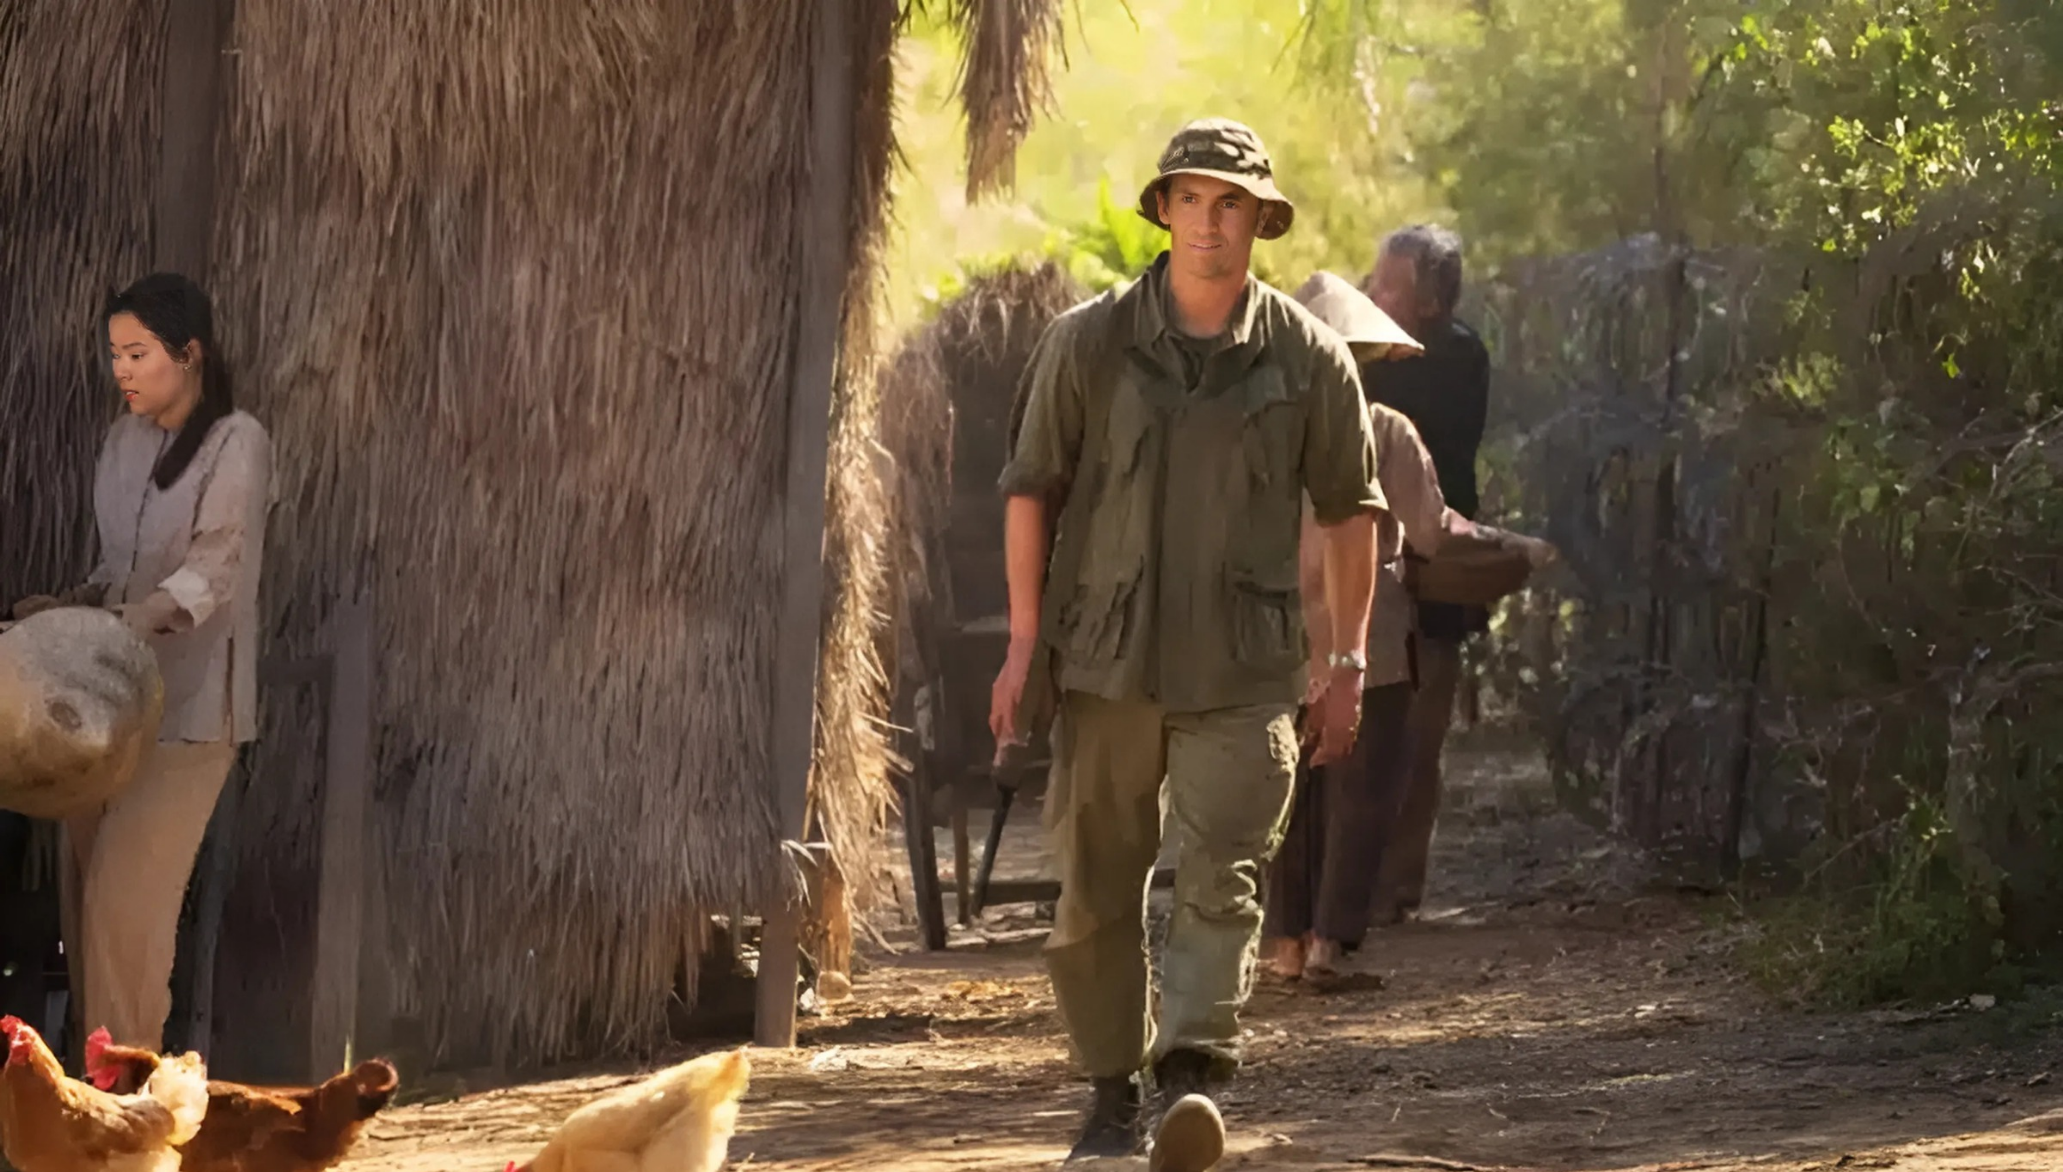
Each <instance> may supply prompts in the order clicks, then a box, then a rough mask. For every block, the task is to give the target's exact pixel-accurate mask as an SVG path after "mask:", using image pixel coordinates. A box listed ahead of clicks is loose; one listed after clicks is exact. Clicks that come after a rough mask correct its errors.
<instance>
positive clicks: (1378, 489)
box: [1304, 337, 1388, 525]
mask: <svg viewBox="0 0 2063 1172" xmlns="http://www.w3.org/2000/svg"><path fill="white" fill-rule="evenodd" d="M1310 394H1311V398H1310V411H1309V413H1308V416H1307V418H1308V421H1309V422H1308V423H1307V424H1306V426H1305V429H1304V491H1305V492H1308V493H1309V494H1310V495H1311V507H1312V511H1313V512H1314V513H1315V514H1316V515H1317V517H1318V523H1319V524H1320V525H1337V524H1339V523H1340V522H1342V521H1345V520H1346V519H1348V518H1349V517H1352V516H1354V515H1355V514H1357V513H1372V512H1378V511H1380V510H1382V509H1385V508H1387V507H1388V503H1387V502H1386V501H1385V500H1384V499H1383V491H1382V484H1381V482H1380V480H1379V479H1378V477H1377V475H1376V472H1377V463H1376V450H1375V433H1374V431H1373V429H1372V428H1371V427H1370V426H1369V422H1368V407H1367V404H1366V402H1365V401H1364V400H1363V399H1362V397H1361V376H1360V375H1359V374H1358V373H1356V372H1355V370H1354V360H1353V358H1352V356H1351V355H1350V354H1349V353H1348V352H1347V345H1346V343H1345V342H1341V341H1339V340H1338V339H1337V338H1333V337H1328V338H1321V339H1316V340H1315V345H1314V350H1313V353H1312V362H1311V391H1310Z"/></svg>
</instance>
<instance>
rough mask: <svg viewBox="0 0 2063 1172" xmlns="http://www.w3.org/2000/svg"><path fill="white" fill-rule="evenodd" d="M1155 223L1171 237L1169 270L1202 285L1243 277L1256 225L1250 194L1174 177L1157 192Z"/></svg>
mask: <svg viewBox="0 0 2063 1172" xmlns="http://www.w3.org/2000/svg"><path fill="white" fill-rule="evenodd" d="M1160 218H1161V219H1162V220H1164V221H1166V223H1167V225H1168V235H1169V236H1170V237H1172V240H1171V241H1170V243H1169V246H1168V254H1169V260H1168V263H1169V264H1171V265H1173V266H1175V267H1176V268H1178V269H1179V270H1181V271H1182V272H1185V273H1187V274H1189V275H1190V276H1193V277H1201V278H1203V279H1205V280H1226V279H1229V278H1231V277H1235V276H1237V277H1242V278H1243V277H1245V276H1246V271H1247V264H1248V262H1249V261H1250V260H1251V259H1252V258H1253V252H1254V233H1255V232H1256V230H1258V229H1259V227H1260V224H1261V201H1260V199H1259V198H1257V197H1256V196H1255V195H1254V194H1253V193H1251V192H1249V191H1246V190H1245V189H1243V188H1240V187H1237V186H1235V185H1233V184H1230V183H1227V182H1225V181H1224V180H1222V179H1212V178H1210V177H1209V176H1206V175H1177V176H1175V177H1174V178H1173V179H1170V180H1169V181H1168V182H1167V184H1166V185H1165V186H1163V187H1162V188H1161V191H1160Z"/></svg>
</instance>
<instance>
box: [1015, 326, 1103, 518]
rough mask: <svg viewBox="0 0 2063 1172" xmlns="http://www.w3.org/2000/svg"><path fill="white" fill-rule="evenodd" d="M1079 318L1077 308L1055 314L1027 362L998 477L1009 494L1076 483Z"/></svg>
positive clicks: (1041, 492)
mask: <svg viewBox="0 0 2063 1172" xmlns="http://www.w3.org/2000/svg"><path fill="white" fill-rule="evenodd" d="M1078 322H1079V315H1077V314H1074V313H1067V314H1062V315H1061V316H1060V317H1058V318H1056V319H1054V321H1053V323H1052V324H1051V325H1049V326H1047V327H1046V331H1045V333H1043V334H1041V335H1040V336H1039V342H1038V345H1037V346H1036V347H1034V348H1033V350H1032V356H1031V361H1030V362H1029V363H1028V364H1027V365H1026V366H1025V371H1024V378H1023V380H1022V381H1020V382H1019V383H1018V387H1017V398H1016V401H1015V402H1014V403H1013V404H1012V406H1011V411H1010V458H1009V462H1008V463H1007V464H1005V465H1004V467H1003V474H1002V476H1001V477H1000V478H999V479H998V481H997V488H998V489H1000V490H1001V491H1002V493H1003V495H1004V496H1050V495H1054V494H1057V493H1061V492H1064V491H1065V490H1066V489H1067V486H1068V485H1070V484H1072V483H1073V482H1074V474H1075V468H1076V466H1077V465H1078V464H1079V463H1080V461H1081V454H1082V414H1083V413H1082V383H1081V378H1080V377H1079V370H1078V367H1077V364H1076V355H1075V347H1076V344H1077V338H1078V337H1079V330H1078V329H1077V328H1076V327H1077V324H1078Z"/></svg>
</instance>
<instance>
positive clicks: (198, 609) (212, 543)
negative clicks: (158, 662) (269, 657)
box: [158, 427, 272, 627]
mask: <svg viewBox="0 0 2063 1172" xmlns="http://www.w3.org/2000/svg"><path fill="white" fill-rule="evenodd" d="M271 481H272V445H271V442H270V441H269V440H268V439H267V438H266V435H265V432H264V430H263V429H261V428H256V427H250V428H239V429H238V430H237V431H236V432H234V433H233V434H231V435H230V436H228V437H227V438H225V439H224V440H223V444H222V452H221V454H220V455H219V456H217V457H216V461H215V466H214V469H213V470H212V473H211V475H210V476H209V478H208V485H207V487H206V488H205V489H203V490H202V491H201V498H200V506H199V508H198V509H197V510H196V513H195V517H194V528H193V541H192V544H191V545H189V546H188V547H187V552H186V559H185V561H183V562H182V563H180V566H179V568H178V569H177V570H175V571H173V572H172V574H171V575H170V576H169V577H167V578H166V579H165V580H164V581H163V582H161V583H159V584H158V588H159V589H160V590H162V591H164V592H165V593H166V594H168V595H170V596H171V598H172V600H173V601H174V602H176V603H178V604H179V609H180V611H181V612H182V613H183V615H184V617H185V619H186V622H185V623H182V624H180V625H181V626H186V625H188V624H191V625H192V626H196V627H197V626H200V625H201V624H202V623H205V622H207V621H208V618H209V616H211V615H213V614H214V613H215V612H216V611H218V610H221V609H223V608H224V607H226V606H228V605H229V603H230V602H231V600H232V599H234V598H235V597H236V592H237V589H238V584H239V583H240V582H241V581H242V580H243V568H244V559H245V558H246V557H250V556H254V551H252V550H251V549H250V538H251V535H252V534H254V533H258V532H261V531H262V526H263V523H264V519H265V507H266V503H267V502H268V501H269V500H270V499H271Z"/></svg>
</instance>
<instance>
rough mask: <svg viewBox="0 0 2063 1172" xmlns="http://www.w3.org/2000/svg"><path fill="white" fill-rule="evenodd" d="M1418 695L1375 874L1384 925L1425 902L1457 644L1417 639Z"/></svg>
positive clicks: (1457, 682)
mask: <svg viewBox="0 0 2063 1172" xmlns="http://www.w3.org/2000/svg"><path fill="white" fill-rule="evenodd" d="M1417 663H1418V694H1417V695H1415V696H1413V697H1412V700H1411V718H1410V731H1409V733H1408V734H1407V738H1406V739H1408V740H1409V741H1410V743H1411V751H1410V762H1409V765H1408V767H1407V768H1406V770H1405V777H1404V779H1403V781H1402V782H1401V784H1400V788H1401V790H1402V796H1401V797H1400V798H1399V799H1398V802H1397V808H1396V815H1395V818H1394V820H1393V821H1392V822H1391V824H1390V831H1389V836H1388V839H1387V842H1386V843H1385V846H1384V849H1383V852H1382V866H1381V868H1380V870H1379V871H1378V872H1377V875H1376V886H1375V909H1374V914H1375V919H1376V922H1378V923H1390V922H1393V921H1395V920H1396V918H1397V917H1398V916H1399V915H1401V914H1402V913H1405V912H1410V911H1416V910H1417V909H1418V905H1419V903H1420V902H1421V901H1422V900H1423V899H1424V898H1425V881H1426V868H1427V865H1428V863H1429V862H1430V861H1431V859H1432V850H1433V827H1434V825H1435V823H1436V822H1437V821H1438V820H1439V816H1440V799H1441V791H1442V789H1443V786H1442V783H1441V760H1440V758H1441V755H1442V753H1443V752H1444V751H1445V749H1446V745H1447V730H1448V727H1449V726H1450V725H1451V724H1453V722H1454V697H1455V694H1456V693H1457V692H1458V691H1460V688H1461V641H1460V640H1459V639H1433V638H1426V637H1423V636H1420V637H1418V639H1417Z"/></svg>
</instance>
